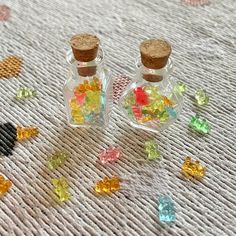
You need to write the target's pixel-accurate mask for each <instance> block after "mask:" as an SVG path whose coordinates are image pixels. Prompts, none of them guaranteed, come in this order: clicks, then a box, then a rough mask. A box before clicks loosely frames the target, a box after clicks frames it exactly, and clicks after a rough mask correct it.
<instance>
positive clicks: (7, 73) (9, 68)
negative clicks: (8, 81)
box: [0, 56, 22, 78]
mask: <svg viewBox="0 0 236 236" xmlns="http://www.w3.org/2000/svg"><path fill="white" fill-rule="evenodd" d="M21 64H22V59H21V58H19V57H17V56H10V57H7V58H6V59H4V60H2V61H0V78H3V77H5V78H10V77H14V76H18V75H19V73H20V71H21Z"/></svg>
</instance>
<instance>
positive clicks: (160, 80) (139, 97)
mask: <svg viewBox="0 0 236 236" xmlns="http://www.w3.org/2000/svg"><path fill="white" fill-rule="evenodd" d="M140 54H141V60H139V62H138V63H137V71H136V75H135V77H134V80H133V82H131V83H130V84H129V85H128V87H127V89H126V90H125V91H124V92H123V94H122V96H121V98H120V107H121V109H122V111H123V113H124V115H125V116H126V117H127V118H128V120H129V122H130V123H131V125H132V126H134V127H136V128H142V129H145V130H150V131H153V132H158V131H161V130H163V129H165V128H166V127H168V126H169V125H170V124H171V123H173V121H174V120H176V118H177V117H178V115H179V113H180V111H181V108H182V100H183V97H182V95H181V94H180V93H177V92H176V91H175V89H174V88H175V81H174V79H173V78H171V77H169V76H170V73H171V72H172V61H171V60H170V59H169V56H170V54H171V46H170V44H169V43H167V42H166V41H164V40H160V39H150V40H145V41H144V42H142V43H141V45H140Z"/></svg>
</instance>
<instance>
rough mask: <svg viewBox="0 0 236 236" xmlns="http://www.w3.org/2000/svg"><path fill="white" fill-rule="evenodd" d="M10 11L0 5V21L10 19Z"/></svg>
mask: <svg viewBox="0 0 236 236" xmlns="http://www.w3.org/2000/svg"><path fill="white" fill-rule="evenodd" d="M10 11H11V9H10V8H9V7H8V6H6V5H0V21H7V20H8V18H9V17H10Z"/></svg>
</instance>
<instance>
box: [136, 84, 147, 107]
mask: <svg viewBox="0 0 236 236" xmlns="http://www.w3.org/2000/svg"><path fill="white" fill-rule="evenodd" d="M134 94H135V97H136V104H137V105H141V106H145V105H148V103H149V100H148V95H147V94H146V92H145V91H144V89H143V88H142V87H137V88H136V89H134Z"/></svg>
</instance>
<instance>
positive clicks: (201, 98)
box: [195, 88, 209, 106]
mask: <svg viewBox="0 0 236 236" xmlns="http://www.w3.org/2000/svg"><path fill="white" fill-rule="evenodd" d="M195 100H196V102H197V104H198V105H199V106H203V105H207V104H208V103H209V96H208V95H207V92H206V90H205V89H201V88H200V89H198V90H197V91H196V92H195Z"/></svg>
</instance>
